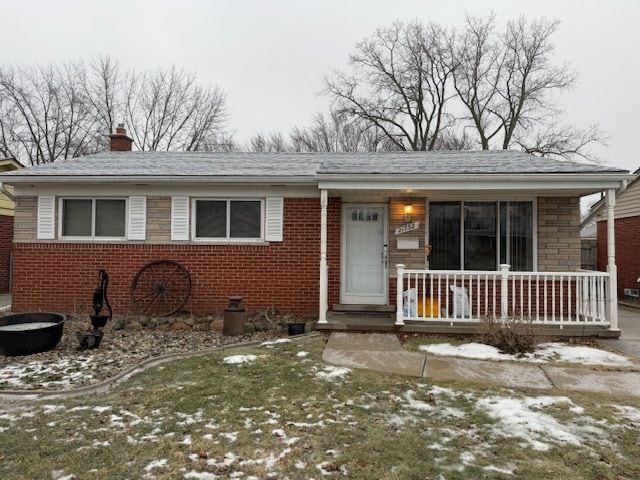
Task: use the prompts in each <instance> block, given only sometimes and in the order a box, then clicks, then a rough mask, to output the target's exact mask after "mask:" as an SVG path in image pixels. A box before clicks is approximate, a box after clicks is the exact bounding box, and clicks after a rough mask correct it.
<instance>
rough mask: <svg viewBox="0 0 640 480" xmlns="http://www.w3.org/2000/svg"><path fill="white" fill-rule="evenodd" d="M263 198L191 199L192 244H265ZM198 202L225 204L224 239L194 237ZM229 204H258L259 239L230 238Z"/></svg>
mask: <svg viewBox="0 0 640 480" xmlns="http://www.w3.org/2000/svg"><path fill="white" fill-rule="evenodd" d="M265 200H266V199H265V198H256V197H193V198H191V219H190V222H191V239H192V240H193V241H194V242H200V243H217V244H224V245H229V244H234V243H238V244H251V243H253V244H256V243H259V244H264V243H267V242H266V240H265V239H264V235H265ZM199 201H213V202H226V204H227V219H226V231H227V236H226V237H198V236H196V222H197V217H198V209H197V202H199ZM231 202H260V236H259V237H248V238H243V237H231V236H230V235H231Z"/></svg>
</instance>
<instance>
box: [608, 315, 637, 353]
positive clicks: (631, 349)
mask: <svg viewBox="0 0 640 480" xmlns="http://www.w3.org/2000/svg"><path fill="white" fill-rule="evenodd" d="M618 325H619V327H620V332H621V333H620V338H617V339H600V340H598V343H600V344H602V345H604V346H605V347H607V348H609V349H611V350H617V351H619V352H621V353H625V354H627V355H635V356H637V357H640V309H638V308H631V307H620V308H619V309H618Z"/></svg>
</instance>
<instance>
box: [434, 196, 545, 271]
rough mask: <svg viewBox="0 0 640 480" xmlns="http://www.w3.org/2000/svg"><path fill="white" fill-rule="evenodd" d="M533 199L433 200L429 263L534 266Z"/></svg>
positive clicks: (486, 267)
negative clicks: (529, 200) (486, 200)
mask: <svg viewBox="0 0 640 480" xmlns="http://www.w3.org/2000/svg"><path fill="white" fill-rule="evenodd" d="M533 221H534V219H533V203H532V202H524V201H513V202H512V201H501V202H431V203H429V243H430V245H431V255H430V256H429V266H430V268H431V269H433V270H461V269H462V270H496V269H497V268H498V265H499V264H501V263H507V264H509V265H511V270H512V271H532V270H533V268H534V265H533V251H534V250H533V249H534V239H533Z"/></svg>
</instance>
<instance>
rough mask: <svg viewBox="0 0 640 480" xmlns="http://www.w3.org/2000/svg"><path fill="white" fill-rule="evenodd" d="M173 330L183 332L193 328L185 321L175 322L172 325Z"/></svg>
mask: <svg viewBox="0 0 640 480" xmlns="http://www.w3.org/2000/svg"><path fill="white" fill-rule="evenodd" d="M171 330H173V331H174V332H181V331H186V330H191V326H190V325H187V324H186V323H184V322H175V323H174V324H172V325H171Z"/></svg>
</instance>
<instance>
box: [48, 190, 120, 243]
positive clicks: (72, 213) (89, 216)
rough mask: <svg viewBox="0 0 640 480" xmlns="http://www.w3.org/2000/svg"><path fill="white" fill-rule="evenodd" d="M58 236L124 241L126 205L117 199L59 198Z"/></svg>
mask: <svg viewBox="0 0 640 480" xmlns="http://www.w3.org/2000/svg"><path fill="white" fill-rule="evenodd" d="M61 202H62V205H61V215H62V219H61V222H60V223H61V235H62V237H66V238H74V237H77V238H124V237H125V232H126V224H127V221H126V211H127V202H126V200H125V199H121V198H117V199H111V198H63V199H62V200H61Z"/></svg>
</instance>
